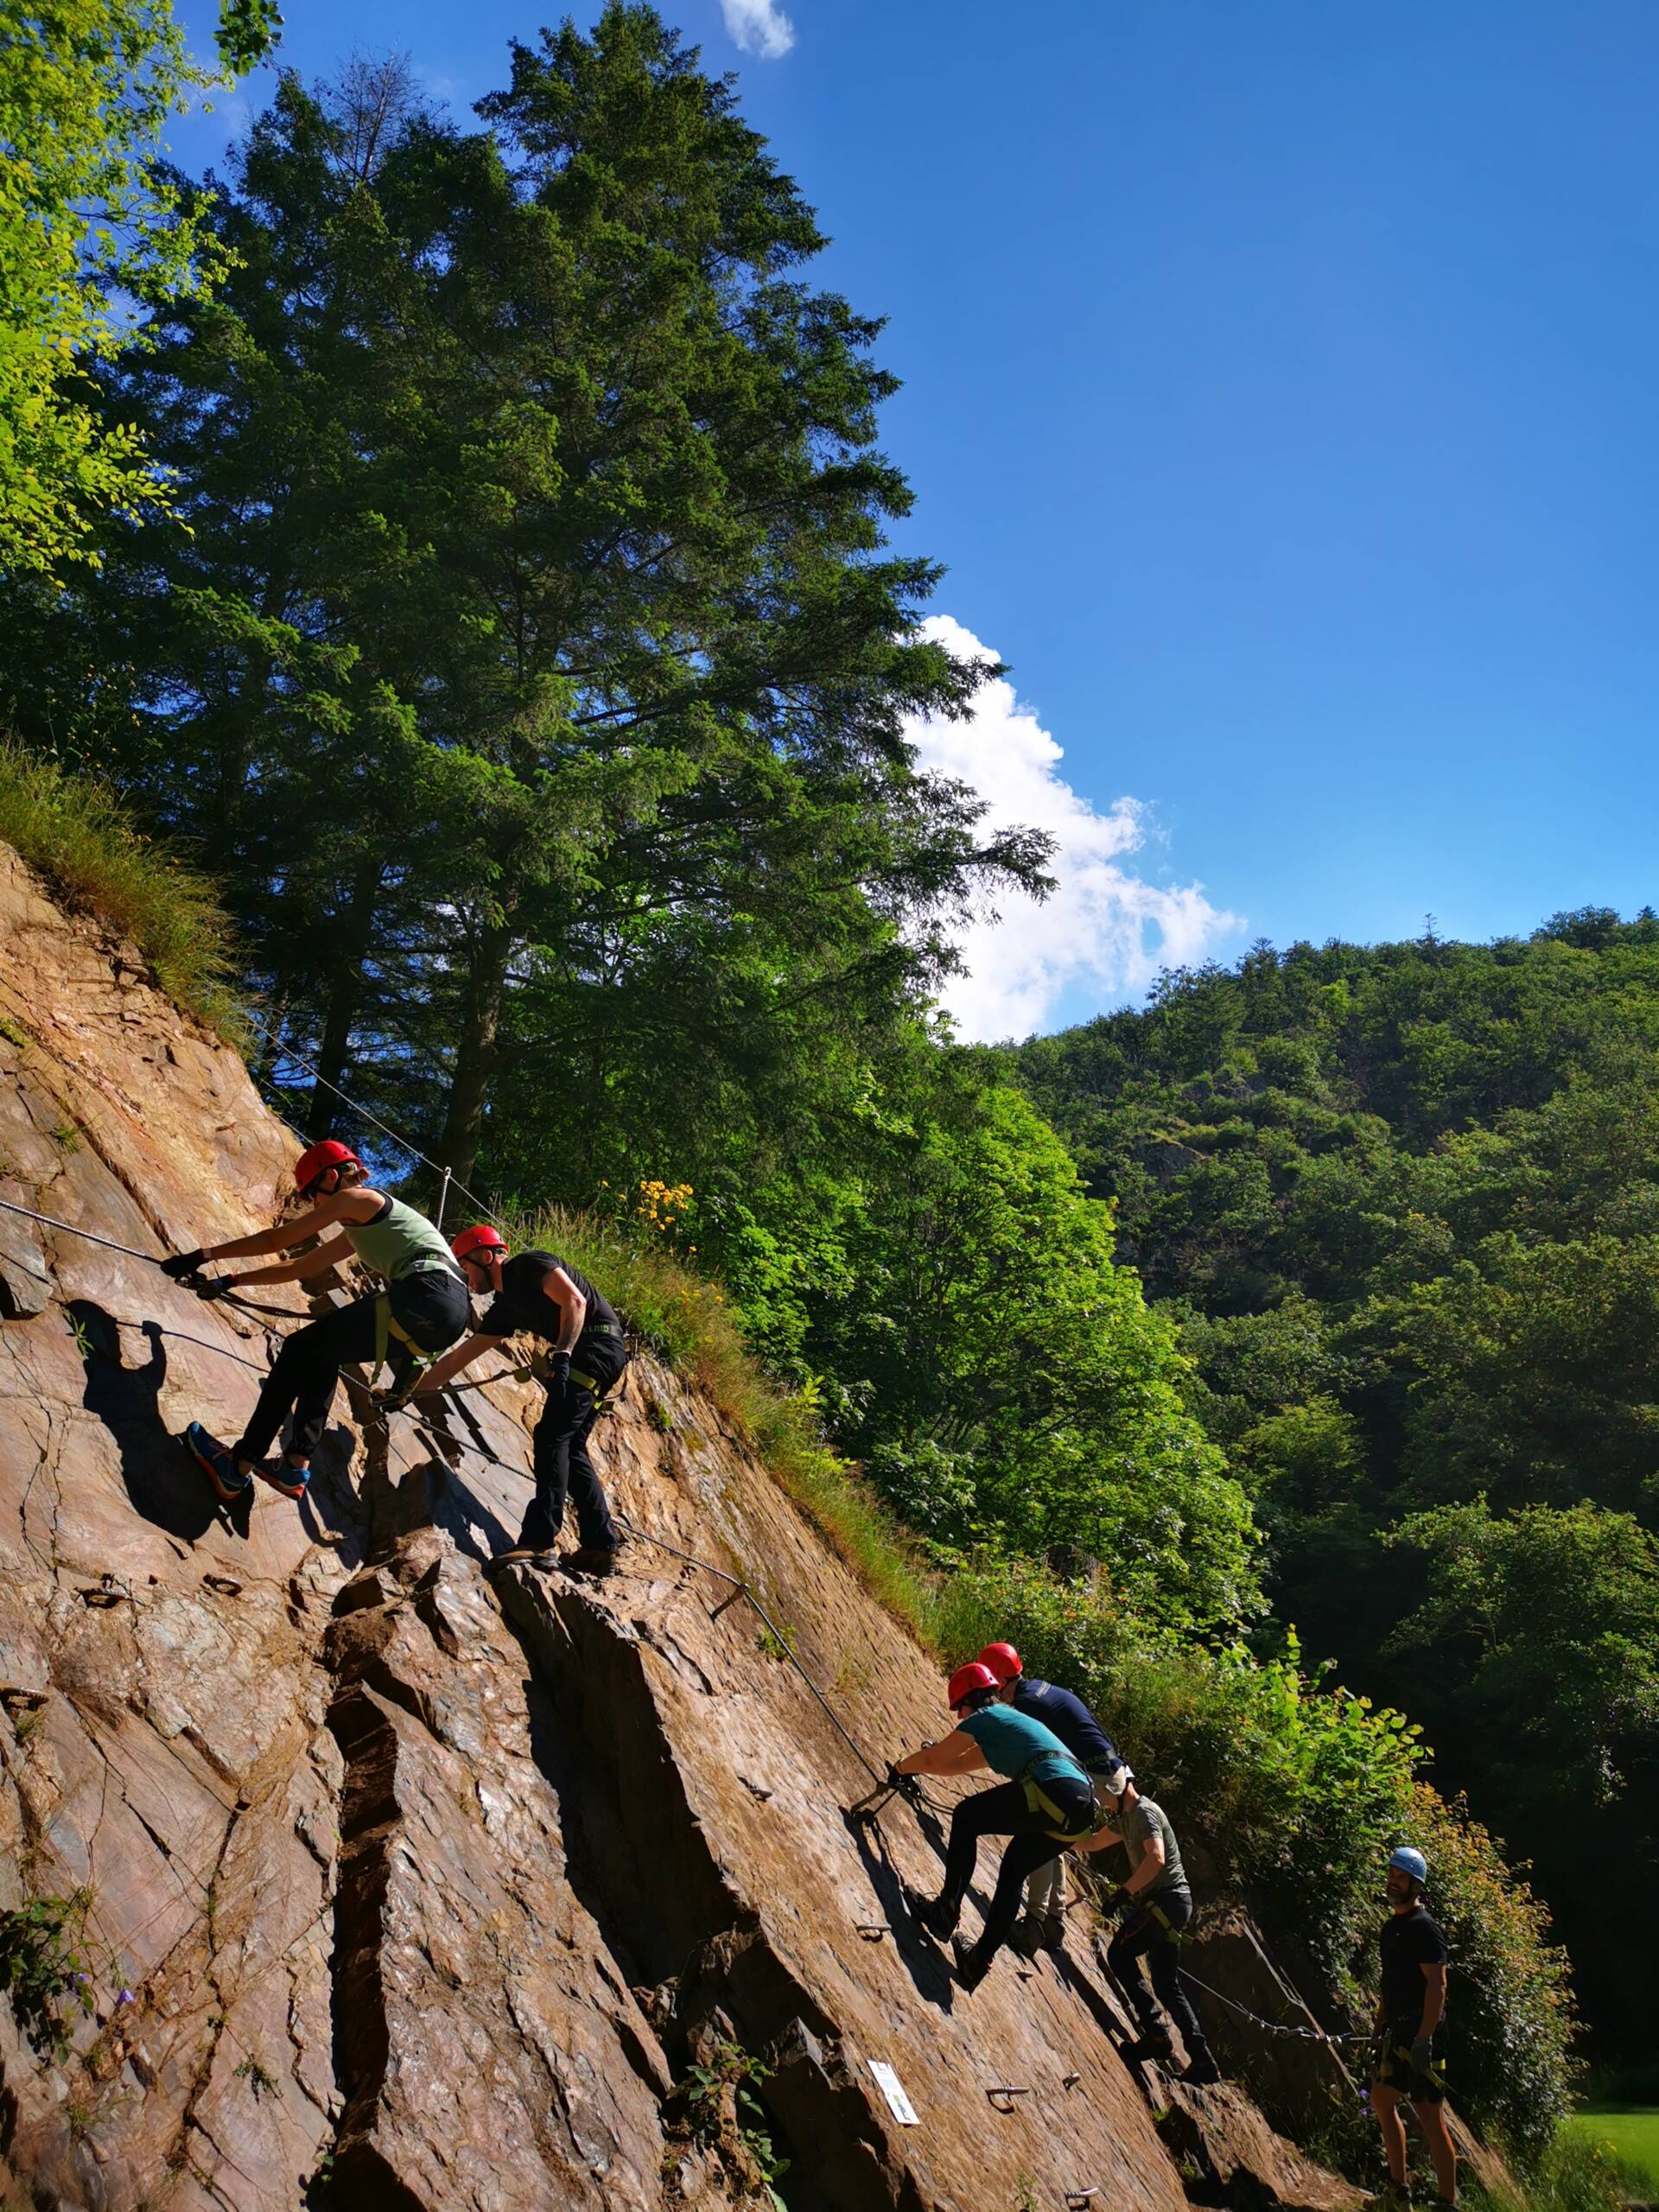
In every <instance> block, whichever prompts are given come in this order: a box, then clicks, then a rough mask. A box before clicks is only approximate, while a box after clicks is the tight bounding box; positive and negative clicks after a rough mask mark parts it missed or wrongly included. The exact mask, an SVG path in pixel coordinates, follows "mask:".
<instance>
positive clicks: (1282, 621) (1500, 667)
mask: <svg viewBox="0 0 1659 2212" xmlns="http://www.w3.org/2000/svg"><path fill="white" fill-rule="evenodd" d="M285 5H286V8H287V13H288V29H287V36H286V43H285V50H284V54H285V58H286V59H287V60H289V61H291V62H292V63H293V64H294V65H295V66H296V67H298V68H299V69H300V70H301V71H302V73H304V74H306V75H308V76H310V75H312V74H315V73H319V72H324V71H327V70H328V69H330V68H332V67H334V66H335V65H336V64H337V63H338V62H339V61H340V60H343V59H345V58H346V56H347V55H348V54H350V52H351V51H352V49H353V48H360V49H363V50H366V51H383V50H385V48H388V47H397V48H402V49H404V50H406V51H408V52H410V54H412V56H413V57H414V60H415V61H416V65H417V67H418V68H419V69H420V71H421V73H422V74H423V77H424V79H425V80H426V81H427V83H428V84H429V86H431V87H432V88H433V89H434V90H435V91H436V92H440V93H441V94H442V95H443V96H444V97H445V98H446V99H448V101H449V102H450V103H451V105H454V107H456V108H457V109H459V110H461V111H464V110H465V108H466V106H467V104H468V103H469V102H470V101H471V100H472V99H474V98H476V97H477V96H478V94H479V93H480V92H483V91H485V90H486V89H488V88H489V87H490V86H493V85H495V84H497V83H499V81H501V79H502V77H503V75H504V73H505V44H506V41H507V39H508V38H509V37H510V36H512V35H515V34H516V35H520V36H530V35H533V33H534V31H535V29H536V28H537V25H538V23H539V22H541V21H543V20H544V19H546V18H547V17H548V16H550V15H552V14H553V13H554V12H556V11H553V10H541V11H538V10H536V9H535V8H533V7H529V6H524V7H515V6H512V5H510V4H507V0H473V4H470V5H468V6H467V8H466V9H464V10H463V9H460V8H455V7H453V6H450V7H439V6H435V5H428V4H420V0H416V4H412V5H411V4H405V5H403V6H400V7H397V8H394V7H392V6H391V5H390V4H389V0H335V3H334V4H332V5H330V6H329V7H327V8H326V9H325V8H323V7H321V6H320V5H318V4H317V0H285ZM575 12H576V13H577V15H578V16H579V18H585V17H587V16H591V14H592V12H593V10H591V9H590V8H587V7H579V8H577V10H575ZM664 12H665V13H667V14H669V15H670V16H671V18H672V19H673V20H676V21H677V22H680V23H681V24H682V26H683V29H685V31H686V32H687V34H688V35H689V36H690V37H691V38H692V39H694V40H696V41H700V42H701V43H702V47H703V49H704V57H705V60H706V61H707V62H708V63H709V65H710V66H712V67H719V68H731V69H733V70H734V71H735V72H736V73H737V74H738V78H739V80H740V85H741V94H742V98H743V102H744V105H745V110H746V112H747V114H748V116H749V118H750V119H751V120H752V121H753V123H754V124H756V125H757V126H758V127H759V128H760V129H761V130H764V131H766V133H767V135H768V136H769V137H771V138H772V141H773V144H774V148H775V150H776V152H777V154H778V156H779V160H780V161H781V162H782V163H783V164H784V166H785V168H788V169H790V170H791V172H792V173H793V174H794V175H796V176H797V177H798V179H799V181H801V183H802V185H803V187H804V189H805V191H806V193H807V194H808V195H809V197H810V199H811V200H813V202H814V203H815V204H816V205H817V207H818V208H819V210H820V213H821V215H822V218H823V224H824V226H825V228H826V229H827V230H828V231H829V232H830V233H831V235H832V236H833V238H834V240H835V244H834V246H833V248H832V250H831V251H830V253H829V255H828V256H827V257H825V260H824V262H823V264H820V269H821V274H822V277H823V280H824V281H825V282H827V283H833V284H834V285H836V287H838V288H839V289H842V290H843V291H845V292H846V293H847V294H848V295H849V297H850V298H851V299H852V300H853V301H854V302H855V304H856V305H857V306H859V307H860V308H863V309H865V310H867V311H869V312H876V313H885V314H886V315H887V316H888V318H889V324H888V329H887V334H886V336H885V339H884V340H883V344H882V349H881V350H882V357H883V359H885V360H886V361H887V364H888V365H890V366H891V367H893V369H894V370H896V371H897V372H898V373H899V375H900V376H901V377H902V378H904V379H905V386H906V388H905V390H904V391H903V392H902V393H901V395H900V396H899V398H898V399H897V400H895V401H894V402H893V404H892V406H891V407H890V409H889V410H888V413H887V420H886V425H885V442H886V444H887V448H888V450H889V451H890V452H891V453H892V454H893V455H894V457H895V458H896V459H897V460H898V461H899V462H900V464H901V465H902V466H903V467H905V469H906V471H907V473H908V474H909V475H910V477H911V480H912V482H913V484H914V485H915V486H916V490H917V493H918V500H917V509H916V514H915V516H914V518H913V519H912V522H911V523H910V524H908V525H906V541H907V542H908V543H912V544H913V545H915V546H918V547H920V548H924V549H925V550H928V551H929V552H931V553H932V554H934V555H935V556H937V557H938V558H939V559H941V560H943V561H944V563H946V564H947V565H948V567H949V569H950V574H949V575H948V576H947V578H946V580H945V582H944V586H943V588H942V590H941V593H940V595H939V598H938V610H939V613H940V615H941V617H942V618H944V619H946V620H949V621H950V623H951V624H953V625H955V626H957V627H956V628H955V629H953V631H952V632H951V634H952V635H953V636H956V637H957V638H958V639H963V640H969V641H971V640H977V641H980V642H981V643H982V645H985V646H987V647H988V648H993V649H995V652H998V653H999V654H1000V655H1001V657H1002V658H1004V659H1005V660H1007V662H1009V663H1010V664H1012V667H1013V671H1014V675H1013V689H1012V690H1007V689H1006V688H1004V689H1003V690H1001V691H999V692H996V693H994V694H992V695H989V696H988V701H987V711H986V714H985V715H984V716H983V717H982V721H981V722H980V723H979V724H977V725H976V728H975V729H974V730H973V731H971V732H969V733H966V734H963V733H960V732H958V733H950V734H946V735H945V736H944V737H931V736H930V737H927V738H926V739H925V750H926V751H927V753H928V757H929V758H930V759H932V758H938V759H941V760H946V761H948V762H949V764H950V765H951V766H953V767H956V768H957V769H961V770H964V771H966V772H970V773H972V774H973V775H974V776H975V779H976V781H978V782H979V783H980V784H981V785H982V788H983V789H984V790H985V791H986V792H987V795H988V798H989V799H990V800H991V802H992V804H993V806H994V807H995V810H998V811H999V812H1001V813H1004V814H1007V813H1009V812H1010V811H1011V810H1019V811H1021V812H1022V813H1023V815H1024V817H1025V818H1031V817H1033V816H1037V817H1040V818H1044V819H1046V820H1048V821H1050V822H1051V823H1052V825H1053V826H1054V827H1055V828H1056V829H1058V831H1059V832H1060V833H1061V835H1062V836H1063V837H1064V839H1065V854H1066V860H1065V872H1064V877H1063V881H1064V890H1063V893H1062V896H1061V897H1060V899H1058V900H1057V901H1056V902H1053V904H1052V906H1051V907H1050V908H1049V909H1048V910H1046V911H1044V912H1034V913H1033V912H1030V911H1022V912H1017V913H1014V914H1011V915H1009V916H1008V917H1007V918H1005V920H1004V922H1003V924H1002V925H1001V928H1000V929H999V930H998V931H995V933H994V934H989V935H988V934H987V933H986V932H985V931H976V932H975V933H974V935H973V937H972V938H971V940H970V943H969V954H970V957H971V959H972V962H973V964H974V968H975V976H974V979H973V981H972V982H970V983H969V984H968V985H966V986H964V987H963V990H962V991H961V993H960V994H958V996H957V1006H958V1010H959V1012H960V1014H961V1015H962V1018H963V1020H964V1023H965V1024H966V1026H967V1027H969V1028H971V1029H973V1030H975V1031H976V1032H979V1033H999V1032H1001V1031H1004V1030H1011V1029H1020V1030H1022V1029H1025V1028H1028V1027H1053V1026H1055V1025H1057V1024H1058V1022H1060V1021H1062V1020H1071V1019H1077V1018H1078V1017H1079V1016H1081V1015H1084V1014H1089V1013H1091V1012H1093V1011H1095V1010H1096V1007H1099V1006H1101V1005H1103V1004H1110V1003H1113V1002H1116V1001H1121V1000H1122V998H1123V997H1124V996H1125V995H1132V994H1133V993H1134V992H1135V991H1136V990H1137V989H1138V988H1140V987H1141V985H1142V984H1143V983H1144V981H1145V980H1146V976H1147V973H1148V972H1149V970H1150V969H1151V968H1153V967H1155V966H1156V964H1157V963H1158V959H1159V957H1160V949H1162V948H1164V947H1168V948H1173V950H1175V951H1176V952H1177V953H1178V954H1179V955H1181V956H1183V957H1190V956H1197V955H1202V954H1203V953H1205V952H1207V951H1214V952H1215V953H1217V955H1218V956H1219V957H1230V956H1231V955H1233V954H1234V953H1236V951H1238V950H1241V949H1242V948H1243V945H1244V944H1246V943H1247V942H1248V941H1249V939H1251V938H1255V937H1258V936H1261V937H1268V938H1272V939H1273V940H1274V942H1276V943H1281V944H1282V943H1287V942H1288V941H1290V940H1291V939H1293V938H1298V937H1310V938H1315V939H1320V938H1326V937H1331V936H1343V937H1349V938H1376V937H1386V936H1396V935H1414V934H1416V933H1417V931H1419V930H1420V929H1421V925H1422V920H1423V917H1424V915H1425V914H1426V913H1427V912H1433V914H1434V915H1435V916H1436V917H1437V918H1438V922H1439V926H1440V930H1441V932H1442V933H1443V934H1446V935H1463V936H1472V937H1486V936H1491V935H1493V934H1497V933H1499V932H1503V931H1524V930H1527V929H1529V928H1530V927H1531V926H1532V925H1534V924H1535V922H1536V921H1538V920H1539V919H1540V918H1541V917H1542V916H1543V915H1544V914H1546V913H1548V912H1551V911H1552V910H1554V909H1555V908H1557V907H1561V906H1578V905H1582V904H1586V903H1589V902H1594V903H1598V904H1609V905H1613V906H1619V907H1622V908H1623V909H1624V910H1625V911H1626V912H1629V911H1631V910H1633V909H1634V908H1635V907H1637V906H1640V905H1641V904H1643V901H1645V900H1647V899H1649V898H1651V899H1654V901H1655V903H1656V904H1659V868H1656V867H1655V866H1654V864H1653V858H1652V845H1653V839H1652V833H1651V828H1650V823H1651V817H1652V814H1653V809H1654V800H1655V796H1656V785H1659V766H1656V753H1655V747H1654V746H1653V744H1652V742H1651V731H1652V728H1653V725H1654V721H1655V709H1656V706H1659V644H1656V628H1655V620H1654V615H1655V609H1656V606H1659V590H1656V586H1659V574H1656V570H1659V529H1656V515H1659V501H1656V496H1655V495H1656V483H1655V478H1656V474H1659V444H1656V438H1655V435H1654V429H1653V416H1654V409H1655V404H1656V394H1659V284H1656V282H1655V275H1656V269H1655V263H1656V245H1659V181H1656V179H1659V164H1656V162H1655V161H1654V158H1653V150H1652V149H1653V143H1654V132H1655V122H1656V116H1659V10H1655V9H1654V8H1653V6H1652V4H1651V0H1643V4H1628V3H1627V0H1581V4H1580V5H1577V6H1574V7H1570V8H1569V7H1566V6H1562V5H1560V4H1556V3H1555V0H1552V4H1549V5H1547V6H1546V5H1540V4H1538V0H1522V4H1521V5H1520V6H1518V7H1517V6H1516V5H1515V4H1514V3H1513V0H1509V3H1508V4H1504V5H1502V6H1500V5H1498V4H1495V0H1459V3H1458V5H1456V6H1455V7H1452V8H1443V7H1433V6H1431V5H1429V4H1427V0H1408V4H1406V5H1403V6H1401V7H1396V8H1394V9H1390V10H1382V9H1369V10H1361V9H1357V8H1332V6H1330V4H1329V0H1273V4H1272V5H1271V6H1270V7H1263V8H1247V7H1242V6H1240V5H1238V4H1237V0H1207V3H1206V4H1195V0H1136V4H1134V5H1120V4H1116V0H1104V4H1102V0H1065V4H1062V5H1059V6H1053V7H1050V8H1047V9H1043V8H1025V9H1014V8H1010V7H1007V6H1000V7H992V6H990V5H988V4H985V0H781V4H779V0H683V4H681V5H680V6H679V7H677V8H675V7H673V6H669V7H666V8H665V9H664ZM785 15H786V16H787V18H788V28H787V30H785V28H784V26H783V23H782V21H781V17H782V16H785ZM192 20H193V21H194V22H195V23H196V24H197V25H198V26H199V28H200V29H203V30H205V29H206V28H207V15H206V11H205V10H203V11H201V12H200V14H198V15H196V16H194V17H193V19H192ZM734 32H735V33H736V34H737V35H739V36H741V37H742V38H744V39H746V40H747V45H748V49H749V50H747V51H745V50H743V48H741V46H740V44H739V43H738V42H737V37H734ZM767 47H770V48H772V51H771V52H770V53H767V52H766V51H765V50H764V49H766V48H767ZM244 97H246V98H251V99H255V100H257V99H258V98H259V97H260V80H259V79H254V80H253V81H252V83H251V86H249V87H248V88H247V89H246V93H245V95H244V96H239V97H238V102H237V103H236V104H235V105H233V107H232V110H231V111H228V112H226V111H221V112H220V114H219V115H218V116H216V117H214V118H201V119H198V120H194V121H192V122H191V123H190V124H188V125H185V126H182V127H181V129H180V130H178V131H176V132H175V142H174V143H175V149H177V151H178V152H179V153H180V154H181V156H183V157H184V158H186V159H187V160H191V161H195V162H200V160H201V159H203V158H205V157H206V156H207V155H209V154H210V153H212V152H213V150H214V149H216V147H217V146H218V144H219V143H222V141H223V138H224V136H225V129H226V124H227V122H230V123H233V122H234V121H235V119H236V114H237V111H238V108H239V107H240V105H241V99H242V98H244ZM1055 747H1059V748H1061V749H1062V750H1063V755H1064V757H1063V759H1059V760H1057V759H1056V757H1055V752H1054V748H1055ZM1125 801H1128V802H1132V803H1133V804H1128V805H1125V804H1122V802H1125ZM1195 887H1196V888H1195Z"/></svg>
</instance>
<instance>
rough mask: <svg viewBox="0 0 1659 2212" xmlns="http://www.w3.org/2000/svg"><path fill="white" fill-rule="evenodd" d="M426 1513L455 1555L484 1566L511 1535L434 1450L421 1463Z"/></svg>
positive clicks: (454, 1470)
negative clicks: (423, 1475)
mask: <svg viewBox="0 0 1659 2212" xmlns="http://www.w3.org/2000/svg"><path fill="white" fill-rule="evenodd" d="M421 1465H422V1470H423V1472H424V1474H425V1477H426V1497H427V1505H428V1510H429V1512H430V1513H431V1516H432V1525H433V1527H434V1528H435V1529H442V1530H443V1533H444V1534H445V1535H446V1536H448V1539H449V1541H450V1542H451V1543H452V1544H454V1548H455V1549H456V1550H457V1551H458V1552H463V1553H465V1554H466V1556H467V1558H468V1559H471V1560H477V1561H478V1562H479V1564H480V1566H482V1567H487V1566H488V1564H489V1562H490V1561H491V1560H492V1559H493V1558H494V1556H495V1554H497V1553H498V1552H504V1551H506V1550H507V1549H508V1548H510V1546H511V1545H512V1541H513V1532H512V1529H509V1528H508V1526H507V1524H506V1522H505V1521H503V1520H502V1519H501V1518H500V1516H499V1515H498V1514H494V1513H492V1512H491V1510H490V1509H489V1507H488V1506H487V1505H486V1504H485V1503H484V1502H483V1500H482V1499H481V1498H480V1497H475V1496H474V1493H473V1492H472V1491H470V1490H469V1489H468V1488H467V1484H466V1482H465V1481H464V1480H463V1479H462V1478H461V1473H460V1472H459V1471H458V1470H457V1469H456V1468H454V1467H452V1466H450V1465H448V1462H447V1461H446V1460H445V1459H443V1457H442V1454H441V1453H440V1452H437V1451H436V1450H435V1449H434V1450H433V1452H432V1454H431V1457H430V1458H429V1459H425V1460H423V1461H422V1463H421Z"/></svg>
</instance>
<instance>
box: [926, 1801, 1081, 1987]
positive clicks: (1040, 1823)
mask: <svg viewBox="0 0 1659 2212" xmlns="http://www.w3.org/2000/svg"><path fill="white" fill-rule="evenodd" d="M1043 1791H1044V1795H1045V1796H1048V1797H1052V1799H1053V1801H1054V1802H1055V1804H1057V1805H1058V1807H1059V1808H1060V1809H1061V1811H1062V1812H1063V1813H1065V1814H1066V1815H1071V1811H1072V1805H1073V1801H1075V1802H1076V1808H1077V1815H1076V1816H1077V1822H1078V1826H1077V1835H1079V1836H1084V1835H1087V1834H1088V1833H1089V1831H1090V1827H1091V1826H1092V1825H1093V1822H1094V1818H1095V1815H1094V1802H1095V1801H1094V1795H1093V1792H1092V1791H1091V1790H1090V1788H1089V1785H1088V1783H1086V1782H1085V1781H1084V1779H1083V1777H1082V1776H1081V1775H1079V1776H1078V1777H1077V1779H1076V1783H1075V1785H1074V1784H1073V1783H1072V1780H1071V1777H1067V1776H1058V1777H1048V1778H1047V1779H1046V1780H1045V1782H1044V1783H1043ZM982 1835H1005V1836H1007V1839H1008V1845H1007V1850H1006V1851H1004V1853H1002V1865H1001V1868H1000V1870H999V1871H998V1873H997V1877H996V1888H995V1891H993V1892H992V1895H991V1904H990V1910H989V1911H988V1912H987V1914H986V1915H985V1929H984V1933H983V1934H982V1936H981V1937H980V1939H979V1941H978V1942H977V1943H976V1945H975V1947H974V1948H975V1949H976V1951H977V1953H978V1954H979V1955H980V1956H981V1957H982V1958H983V1959H988V1958H989V1957H990V1956H991V1955H992V1954H993V1953H994V1952H995V1951H998V1950H1000V1949H1001V1947H1002V1945H1003V1944H1004V1943H1006V1942H1007V1940H1008V1933H1009V1930H1010V1929H1012V1928H1013V1926H1014V1920H1015V1918H1016V1917H1017V1916H1018V1914H1019V1910H1020V1891H1021V1890H1022V1889H1023V1888H1024V1886H1025V1882H1026V1877H1027V1875H1028V1874H1030V1873H1032V1872H1034V1871H1035V1870H1036V1868H1038V1867H1039V1866H1042V1865H1043V1864H1044V1863H1045V1862H1046V1860H1048V1859H1052V1857H1053V1856H1054V1846H1055V1843H1056V1841H1057V1840H1059V1839H1057V1838H1056V1836H1055V1834H1054V1815H1052V1813H1046V1812H1043V1811H1041V1810H1039V1811H1037V1812H1033V1810H1032V1808H1031V1807H1030V1806H1029V1805H1028V1804H1027V1802H1026V1793H1025V1789H1024V1787H1023V1785H1022V1784H1021V1783H1018V1782H1005V1783H1002V1785H1001V1788H1000V1789H982V1790H980V1791H979V1792H978V1793H977V1794H976V1796H972V1797H964V1798H963V1801H962V1802H961V1804H959V1805H958V1806H957V1809H956V1811H955V1812H954V1813H952V1814H951V1815H950V1849H949V1850H948V1851H947V1852H946V1853H945V1859H944V1889H943V1891H941V1892H940V1895H941V1897H942V1899H943V1901H944V1904H945V1907H946V1910H947V1911H949V1912H951V1913H956V1912H959V1911H960V1910H962V1901H963V1897H966V1896H967V1894H968V1885H969V1882H971V1881H972V1880H973V1878H974V1866H975V1864H976V1861H977V1859H978V1857H979V1839H980V1838H981V1836H982Z"/></svg>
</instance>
